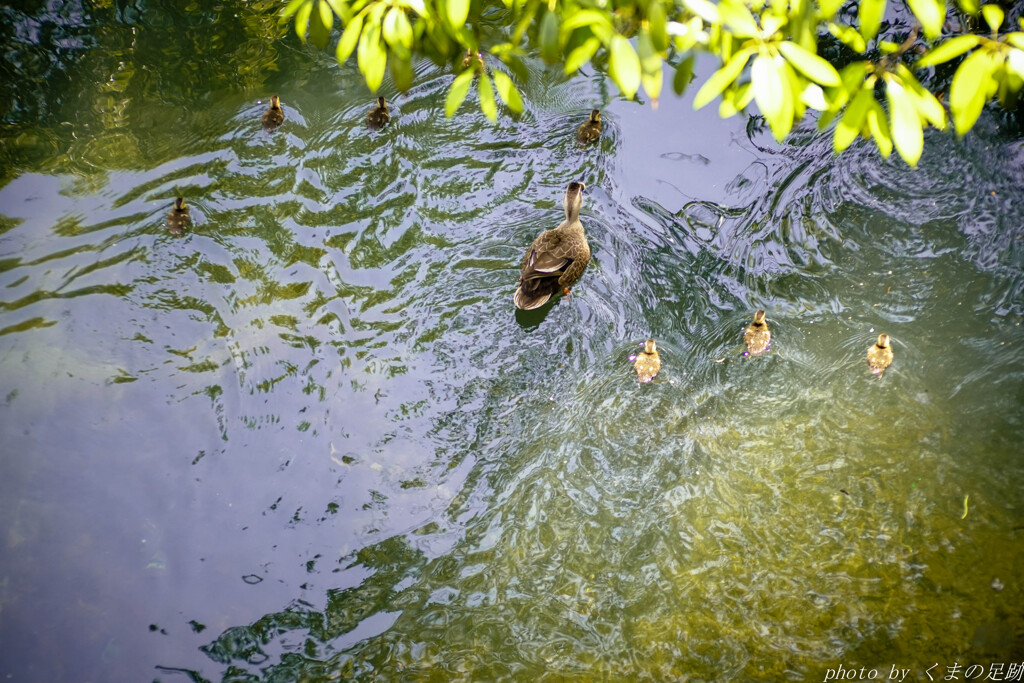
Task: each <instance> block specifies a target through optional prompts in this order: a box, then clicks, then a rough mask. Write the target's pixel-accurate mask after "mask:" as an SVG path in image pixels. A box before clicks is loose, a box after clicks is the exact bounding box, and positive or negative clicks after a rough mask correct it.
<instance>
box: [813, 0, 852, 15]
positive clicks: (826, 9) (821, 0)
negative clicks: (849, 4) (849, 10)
mask: <svg viewBox="0 0 1024 683" xmlns="http://www.w3.org/2000/svg"><path fill="white" fill-rule="evenodd" d="M845 2H846V0H818V7H820V8H821V13H822V14H823V15H824V17H825V18H826V19H831V18H832V17H834V16H835V14H836V12H838V11H839V8H840V7H842V6H843V4H844V3H845Z"/></svg>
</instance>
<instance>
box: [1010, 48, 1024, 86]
mask: <svg viewBox="0 0 1024 683" xmlns="http://www.w3.org/2000/svg"><path fill="white" fill-rule="evenodd" d="M1006 68H1007V69H1008V70H1009V71H1011V72H1012V73H1015V74H1017V78H1021V79H1024V50H1016V49H1014V48H1010V54H1009V55H1008V56H1007V57H1006Z"/></svg>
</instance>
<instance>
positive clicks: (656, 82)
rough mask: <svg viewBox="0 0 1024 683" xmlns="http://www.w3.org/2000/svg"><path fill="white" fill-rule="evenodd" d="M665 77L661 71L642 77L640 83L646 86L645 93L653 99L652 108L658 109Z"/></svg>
mask: <svg viewBox="0 0 1024 683" xmlns="http://www.w3.org/2000/svg"><path fill="white" fill-rule="evenodd" d="M664 79H665V76H664V75H663V74H662V71H661V69H658V70H657V71H654V72H652V73H644V74H643V75H642V76H641V77H640V82H641V83H642V84H643V86H644V92H645V93H647V96H648V97H650V98H651V108H652V109H657V108H658V98H659V97H660V96H661V88H662V85H663V83H664Z"/></svg>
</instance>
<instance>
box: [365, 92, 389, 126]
mask: <svg viewBox="0 0 1024 683" xmlns="http://www.w3.org/2000/svg"><path fill="white" fill-rule="evenodd" d="M390 120H391V112H390V111H388V104H387V102H385V101H384V98H383V97H378V98H377V106H376V107H374V108H373V110H372V111H371V112H370V113H369V114H367V115H366V125H368V126H369V127H370V128H373V129H374V130H380V129H381V128H383V127H384V126H386V125H388V121H390Z"/></svg>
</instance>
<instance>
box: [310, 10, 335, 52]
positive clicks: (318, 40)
mask: <svg viewBox="0 0 1024 683" xmlns="http://www.w3.org/2000/svg"><path fill="white" fill-rule="evenodd" d="M325 10H326V12H325ZM325 13H326V14H327V19H328V21H330V22H331V24H333V23H334V14H333V13H332V12H331V8H330V7H328V6H327V3H325V2H323V1H322V0H319V1H318V2H317V11H316V12H313V13H312V15H311V16H310V18H309V42H311V43H313V45H315V46H317V47H318V48H320V49H321V50H322V49H324V48H325V47H327V41H328V40H330V38H331V26H330V25H328V24H325V23H324V19H323V18H324V14H325Z"/></svg>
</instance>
